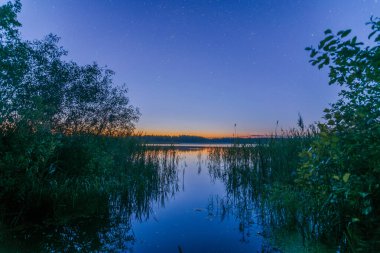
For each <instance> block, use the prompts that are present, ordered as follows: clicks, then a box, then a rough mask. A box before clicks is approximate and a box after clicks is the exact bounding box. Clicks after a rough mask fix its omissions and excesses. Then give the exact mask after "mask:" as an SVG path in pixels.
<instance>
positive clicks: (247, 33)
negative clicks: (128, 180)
mask: <svg viewBox="0 0 380 253" xmlns="http://www.w3.org/2000/svg"><path fill="white" fill-rule="evenodd" d="M1 2H5V1H3V0H0V3H1ZM22 4H23V8H22V11H21V13H20V15H19V19H20V21H21V23H22V24H23V27H22V28H21V33H22V36H23V37H24V38H25V39H30V40H32V39H41V38H43V37H44V36H45V35H47V34H49V33H53V34H56V35H58V36H60V37H61V45H62V46H63V47H64V48H65V49H67V50H68V51H69V55H68V58H69V59H72V60H74V61H76V62H78V63H80V64H88V63H92V62H94V61H96V62H98V63H99V64H100V65H102V66H108V67H109V68H111V69H113V70H114V71H115V72H116V75H115V78H114V81H115V83H119V84H122V83H126V84H127V86H128V88H129V96H130V100H131V103H132V104H133V105H134V106H136V107H138V108H139V109H140V111H141V113H142V116H141V118H140V121H139V123H138V124H137V129H138V131H141V132H143V133H146V134H175V135H177V134H195V135H202V136H209V137H211V136H213V137H216V136H231V135H232V134H233V132H234V124H235V123H236V125H237V133H238V135H239V136H247V135H254V134H266V133H270V132H273V131H274V129H275V127H276V121H279V126H280V127H282V128H284V129H287V128H289V127H292V126H295V125H296V121H297V117H298V113H300V114H301V115H302V116H303V118H304V120H305V122H306V123H308V124H309V123H313V122H316V121H318V120H321V117H322V114H323V113H322V110H323V109H324V108H325V107H327V106H328V104H329V103H331V102H334V101H335V100H336V99H337V94H338V87H334V86H329V85H328V76H327V70H318V69H316V68H314V67H312V66H311V65H310V64H309V63H308V60H309V56H308V53H307V52H306V51H305V50H304V48H305V47H307V46H310V45H317V43H318V42H319V41H320V40H321V39H322V38H323V31H324V30H326V29H327V28H331V29H332V30H333V31H338V30H341V29H346V28H352V29H353V33H354V34H355V35H358V37H359V38H360V39H362V40H365V39H366V36H367V34H368V33H369V28H368V27H367V26H365V23H366V22H367V21H368V20H369V18H370V16H371V15H378V16H379V15H380V3H379V2H378V1H377V0H292V1H290V0H276V1H275V0H241V1H239V0H234V1H233V0H229V1H227V0H225V1H223V0H219V1H217V0H214V1H206V0H198V1H195V0H187V1H185V0H176V1H174V0H173V1H169V0H167V1H158V0H157V1H144V0H130V1H129V0H124V1H121V0H120V1H117V0H108V1H106V0H81V1H77V0H22Z"/></svg>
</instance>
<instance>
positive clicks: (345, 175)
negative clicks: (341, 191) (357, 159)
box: [343, 173, 351, 183]
mask: <svg viewBox="0 0 380 253" xmlns="http://www.w3.org/2000/svg"><path fill="white" fill-rule="evenodd" d="M350 176H351V174H350V173H346V174H344V175H343V182H345V183H347V181H348V179H349V178H350Z"/></svg>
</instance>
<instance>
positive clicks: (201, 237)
mask: <svg viewBox="0 0 380 253" xmlns="http://www.w3.org/2000/svg"><path fill="white" fill-rule="evenodd" d="M210 150H212V148H197V149H195V148H191V149H188V150H186V149H181V150H178V151H177V153H176V158H175V159H172V160H170V159H169V160H167V159H163V160H162V162H161V163H162V166H161V169H160V172H159V173H158V174H156V176H155V177H152V178H150V179H149V180H150V183H149V185H145V186H141V188H139V186H138V184H134V186H133V187H131V189H130V190H128V192H125V193H120V194H115V195H114V196H110V197H109V198H108V199H106V200H104V201H105V202H104V203H105V204H104V206H105V207H103V209H102V208H101V210H100V211H99V212H97V215H92V216H91V215H89V216H88V217H80V218H77V219H74V220H71V221H70V220H68V221H67V222H62V224H60V225H57V224H54V225H53V224H52V225H51V226H48V227H43V228H41V227H33V228H32V229H29V230H28V232H23V233H20V234H18V235H17V236H13V237H14V238H13V239H9V238H8V240H7V243H3V245H2V246H1V247H0V252H136V253H140V252H165V253H169V252H183V253H188V252H334V251H332V250H330V249H328V248H327V247H324V246H323V245H318V244H307V243H305V241H304V240H302V236H300V234H298V233H297V232H295V231H293V232H292V231H285V232H281V231H277V232H274V231H272V230H271V228H270V227H269V226H268V225H266V222H265V220H266V217H265V214H264V213H265V212H264V211H263V210H262V209H260V208H259V206H260V194H259V193H257V192H255V187H254V186H250V187H246V186H244V184H243V183H242V181H241V180H242V179H241V178H240V179H236V178H235V179H234V178H231V175H229V174H228V173H226V171H225V168H224V167H223V164H221V163H220V161H219V162H218V161H211V160H210V158H209V152H210ZM100 202H101V201H100ZM5 237H6V236H5Z"/></svg>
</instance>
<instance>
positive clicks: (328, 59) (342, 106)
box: [298, 17, 380, 250]
mask: <svg viewBox="0 0 380 253" xmlns="http://www.w3.org/2000/svg"><path fill="white" fill-rule="evenodd" d="M367 24H368V25H369V26H370V28H371V33H370V34H369V36H368V39H369V40H370V41H369V42H368V45H365V44H364V43H363V42H359V41H358V39H357V37H356V36H354V37H350V36H349V35H350V33H351V30H344V31H340V32H338V33H336V34H334V33H333V32H332V31H331V30H330V29H328V30H326V31H325V36H326V37H325V38H324V39H323V40H322V41H321V42H320V43H319V45H318V46H317V47H316V48H314V47H308V48H306V50H308V51H310V57H311V60H310V62H311V64H312V65H315V66H318V68H324V67H328V68H329V77H330V82H329V83H330V84H336V85H339V86H341V87H342V90H341V91H340V93H339V99H338V101H337V102H335V103H333V104H331V106H330V108H327V109H325V111H324V113H325V114H324V119H325V122H322V123H319V125H318V126H319V130H320V135H319V139H318V140H317V141H316V142H315V143H314V144H313V145H312V147H311V148H310V149H309V150H308V151H307V152H304V159H305V163H304V164H303V167H302V168H301V169H300V171H299V178H298V182H299V183H301V184H304V185H305V186H308V187H310V189H311V190H313V191H315V192H316V194H317V195H318V196H319V197H320V198H321V199H323V200H324V202H323V203H324V205H323V209H322V210H321V211H323V212H325V213H330V214H331V215H329V217H328V218H329V219H330V220H334V224H335V225H334V227H332V228H331V230H332V231H337V230H343V231H344V233H345V235H346V237H347V239H348V242H349V244H350V248H351V249H352V250H374V249H375V248H377V249H378V247H379V246H380V229H379V227H380V226H379V225H380V218H379V217H380V205H379V203H380V19H379V18H374V17H372V18H371V20H370V22H368V23H367ZM329 210H330V211H331V212H330V211H329ZM332 210H333V211H332Z"/></svg>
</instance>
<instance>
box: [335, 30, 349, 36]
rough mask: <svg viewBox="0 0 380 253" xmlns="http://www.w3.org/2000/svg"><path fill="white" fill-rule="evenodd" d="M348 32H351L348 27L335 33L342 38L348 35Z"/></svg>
mask: <svg viewBox="0 0 380 253" xmlns="http://www.w3.org/2000/svg"><path fill="white" fill-rule="evenodd" d="M350 33H351V29H348V30H344V31H339V32H338V33H337V35H338V36H340V37H341V38H344V37H347V35H349V34H350Z"/></svg>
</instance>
